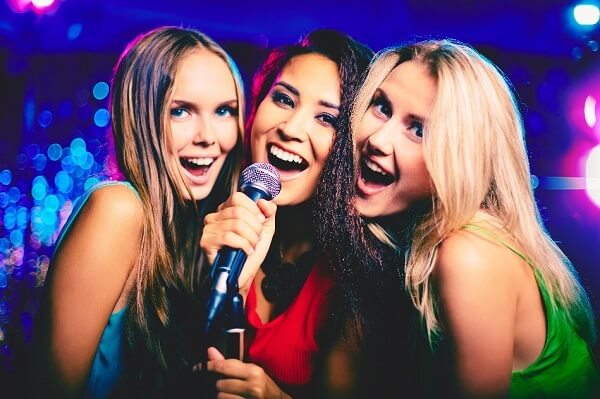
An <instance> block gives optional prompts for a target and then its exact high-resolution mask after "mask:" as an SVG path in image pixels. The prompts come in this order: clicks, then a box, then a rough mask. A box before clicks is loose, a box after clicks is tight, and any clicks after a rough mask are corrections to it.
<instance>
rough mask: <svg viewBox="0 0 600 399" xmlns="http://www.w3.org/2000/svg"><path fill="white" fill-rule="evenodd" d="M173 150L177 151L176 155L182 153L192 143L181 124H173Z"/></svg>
mask: <svg viewBox="0 0 600 399" xmlns="http://www.w3.org/2000/svg"><path fill="white" fill-rule="evenodd" d="M170 126H171V148H172V149H173V150H174V151H175V153H177V152H179V151H181V150H182V149H184V148H185V146H186V145H187V143H188V142H189V141H190V140H189V139H188V136H189V135H188V134H187V133H186V130H185V127H184V126H181V124H179V123H173V122H171V125H170Z"/></svg>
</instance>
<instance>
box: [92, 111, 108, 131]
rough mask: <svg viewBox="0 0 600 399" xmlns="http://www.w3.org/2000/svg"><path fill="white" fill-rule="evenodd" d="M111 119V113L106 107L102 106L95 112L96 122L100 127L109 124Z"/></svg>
mask: <svg viewBox="0 0 600 399" xmlns="http://www.w3.org/2000/svg"><path fill="white" fill-rule="evenodd" d="M109 120H110V115H109V113H108V110H107V109H105V108H100V109H99V110H97V111H96V113H95V114H94V123H95V124H96V126H98V127H106V126H107V125H108V122H109Z"/></svg>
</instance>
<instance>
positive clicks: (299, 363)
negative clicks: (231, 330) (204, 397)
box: [246, 261, 333, 393]
mask: <svg viewBox="0 0 600 399" xmlns="http://www.w3.org/2000/svg"><path fill="white" fill-rule="evenodd" d="M332 288H333V279H332V277H331V275H330V274H329V273H328V271H327V270H326V269H325V267H324V265H322V263H321V262H320V261H317V263H316V264H315V265H314V266H313V268H312V270H311V271H310V273H309V274H308V276H307V278H306V281H305V282H304V285H303V286H302V289H301V290H300V292H299V293H298V296H297V297H296V299H294V301H293V302H292V303H291V304H290V306H289V307H288V308H287V309H286V310H285V311H284V312H283V313H281V314H280V315H278V316H277V317H275V318H274V319H273V320H271V321H269V322H267V323H264V324H263V322H262V321H261V320H260V318H259V317H258V314H257V313H256V292H255V291H254V284H252V286H251V287H250V290H249V292H248V297H247V298H246V316H247V319H248V324H249V325H248V330H247V333H246V345H247V348H246V354H247V355H246V361H248V362H250V363H255V364H257V365H259V366H261V367H262V368H263V369H264V370H265V372H266V373H267V374H268V375H269V376H270V377H271V378H272V379H273V380H274V381H275V382H276V383H277V384H278V385H279V386H280V387H281V388H282V389H284V391H286V389H285V388H288V389H290V388H291V389H292V390H294V389H295V388H301V387H307V386H309V385H310V384H311V381H312V375H313V369H314V367H315V363H316V361H317V355H318V354H319V349H320V346H322V345H320V343H319V337H320V336H321V333H322V332H323V329H324V327H325V325H326V321H327V319H328V316H329V313H330V306H331V299H332V298H331V291H332ZM286 392H287V393H291V392H288V391H286Z"/></svg>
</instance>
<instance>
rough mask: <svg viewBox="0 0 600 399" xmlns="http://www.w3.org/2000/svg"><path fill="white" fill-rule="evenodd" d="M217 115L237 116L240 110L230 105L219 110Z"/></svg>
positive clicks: (216, 112)
mask: <svg viewBox="0 0 600 399" xmlns="http://www.w3.org/2000/svg"><path fill="white" fill-rule="evenodd" d="M215 114H217V115H218V116H222V117H229V116H237V115H238V110H237V108H236V107H232V106H230V105H223V106H221V107H219V108H217V110H216V111H215Z"/></svg>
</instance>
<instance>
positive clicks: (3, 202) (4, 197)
mask: <svg viewBox="0 0 600 399" xmlns="http://www.w3.org/2000/svg"><path fill="white" fill-rule="evenodd" d="M8 202H9V201H8V194H7V193H0V208H6V206H7V205H8Z"/></svg>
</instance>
